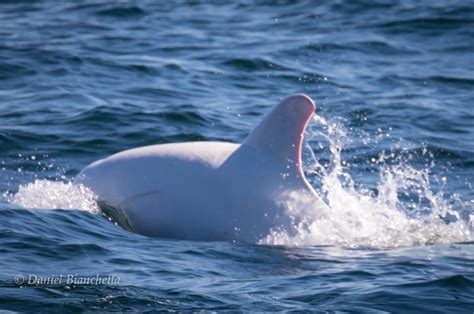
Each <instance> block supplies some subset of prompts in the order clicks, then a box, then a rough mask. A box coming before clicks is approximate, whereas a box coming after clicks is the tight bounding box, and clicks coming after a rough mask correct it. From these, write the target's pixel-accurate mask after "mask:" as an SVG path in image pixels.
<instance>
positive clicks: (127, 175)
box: [75, 94, 317, 242]
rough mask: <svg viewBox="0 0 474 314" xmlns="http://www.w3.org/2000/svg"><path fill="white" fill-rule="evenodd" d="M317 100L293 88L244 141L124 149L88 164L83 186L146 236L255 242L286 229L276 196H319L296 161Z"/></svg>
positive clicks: (80, 178)
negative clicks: (296, 91) (293, 91)
mask: <svg viewBox="0 0 474 314" xmlns="http://www.w3.org/2000/svg"><path fill="white" fill-rule="evenodd" d="M315 110H316V106H315V104H314V102H313V101H312V100H311V98H309V97H308V96H306V95H303V94H296V95H292V96H290V97H288V98H287V99H285V100H284V101H282V102H281V103H280V104H279V105H278V106H276V107H275V108H274V109H273V110H272V111H271V112H270V113H269V114H268V115H267V116H266V117H265V118H264V119H263V121H262V122H261V123H260V124H258V125H257V127H256V128H255V129H254V130H253V131H252V132H251V133H250V134H249V135H248V136H247V138H246V139H245V141H244V142H243V143H242V144H235V143H227V142H188V143H176V144H161V145H152V146H145V147H140V148H135V149H130V150H126V151H123V152H120V153H117V154H114V155H112V156H110V157H107V158H105V159H102V160H99V161H96V162H94V163H92V164H91V165H89V166H87V167H86V168H85V169H83V170H82V172H81V173H80V174H79V175H78V176H77V178H76V180H75V183H77V184H82V185H84V186H86V187H88V188H89V189H90V190H92V192H94V194H95V195H96V196H97V197H98V199H99V200H100V202H102V203H103V204H106V206H107V207H108V208H113V209H114V212H115V215H118V214H119V215H120V216H121V217H120V219H117V221H121V222H122V223H121V224H122V225H126V227H127V228H128V229H131V231H133V232H136V233H140V234H143V235H146V236H153V237H166V238H175V239H186V240H209V241H221V240H222V241H243V242H255V241H258V240H259V239H261V238H262V237H264V236H266V235H267V234H268V233H269V231H270V230H271V229H273V230H275V229H281V228H289V227H290V226H289V224H291V219H290V218H289V217H288V216H287V215H286V214H285V208H284V206H283V204H282V203H281V201H280V199H281V197H282V195H285V194H286V193H288V192H293V191H301V192H304V193H310V194H312V195H314V196H315V197H317V195H316V193H315V191H314V190H313V188H312V187H311V186H310V184H309V183H308V181H307V180H306V178H305V176H304V174H303V170H302V165H301V145H302V141H303V133H304V130H305V128H306V125H307V123H308V121H309V120H310V118H311V116H312V115H313V114H314V112H315Z"/></svg>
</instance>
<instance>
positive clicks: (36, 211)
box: [0, 0, 474, 313]
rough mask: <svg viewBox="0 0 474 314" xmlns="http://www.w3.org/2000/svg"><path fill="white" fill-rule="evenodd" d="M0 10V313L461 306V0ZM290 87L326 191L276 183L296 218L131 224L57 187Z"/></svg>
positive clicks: (464, 182)
mask: <svg viewBox="0 0 474 314" xmlns="http://www.w3.org/2000/svg"><path fill="white" fill-rule="evenodd" d="M0 21H1V25H2V26H1V28H0V39H1V40H0V82H1V84H0V195H1V196H0V309H3V310H11V311H28V312H33V311H34V312H39V311H81V310H106V311H125V310H136V311H150V310H165V309H169V310H177V311H193V310H201V309H202V310H208V311H221V310H237V311H239V310H243V311H253V310H257V311H283V310H318V311H348V312H354V311H355V312H358V311H366V312H370V311H373V312H379V311H381V312H384V311H387V312H422V311H424V312H430V313H436V312H439V313H445V312H465V313H472V312H473V311H474V191H473V186H472V185H473V183H474V107H473V106H474V92H473V90H474V74H473V73H474V5H473V3H472V1H467V0H466V1H410V0H400V1H382V0H377V1H361V0H357V1H348V0H347V1H331V2H327V3H320V2H316V1H290V0H288V1H256V2H254V1H245V0H240V1H234V2H232V3H225V2H219V1H216V2H211V1H139V2H138V1H137V2H132V1H130V2H128V1H117V2H110V1H92V0H89V1H70V2H66V1H64V2H63V1H1V2H0ZM296 92H302V93H306V94H308V95H310V96H311V97H312V98H313V99H314V100H315V102H316V105H317V107H318V109H317V114H316V116H315V117H314V119H313V120H312V121H311V123H310V125H309V127H308V130H307V131H306V134H305V147H304V151H303V157H304V170H305V173H306V175H307V177H308V179H309V180H310V181H311V184H312V185H313V186H314V188H315V189H316V190H317V192H318V193H319V194H320V196H321V198H322V199H323V200H324V206H315V204H313V203H312V202H311V200H307V199H305V198H304V197H303V196H301V195H292V198H291V199H289V200H288V204H287V208H288V212H289V214H291V215H293V216H294V217H297V218H298V221H300V222H301V223H300V225H298V226H296V227H297V231H298V232H296V233H295V234H286V233H284V232H276V231H275V232H271V233H269V234H268V235H267V236H266V237H264V238H262V239H261V240H260V241H259V242H258V243H230V242H198V241H194V242H193V241H179V240H172V239H157V238H147V237H144V236H141V235H137V234H134V233H130V232H128V231H126V230H124V229H122V228H121V227H120V226H117V225H116V224H114V223H113V222H111V221H109V219H107V217H105V216H104V215H102V214H101V213H100V209H99V208H98V206H97V204H96V203H95V199H94V195H92V194H91V193H90V192H89V191H87V190H86V189H83V188H81V187H77V186H74V185H72V183H71V181H72V180H73V179H74V177H75V175H76V174H77V173H78V172H79V171H80V170H81V169H82V168H83V167H85V166H86V165H87V164H88V163H90V162H92V161H94V160H97V159H100V158H103V157H105V156H108V155H110V154H112V153H115V152H118V151H121V150H124V149H128V148H133V147H138V146H144V145H149V144H158V143H170V142H182V141H195V140H221V141H231V142H240V141H242V140H243V139H244V138H245V136H246V134H247V133H248V132H249V131H250V130H251V129H252V127H253V126H254V125H255V124H256V123H258V122H259V121H260V120H261V119H262V117H263V116H264V115H265V114H266V113H268V112H269V110H271V108H272V107H273V106H275V105H276V104H277V103H278V102H279V101H281V100H282V99H283V98H285V97H286V96H288V95H290V94H292V93H296ZM94 278H95V281H94V280H93V279H94ZM99 279H100V280H101V281H100V282H99Z"/></svg>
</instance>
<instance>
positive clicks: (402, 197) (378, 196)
mask: <svg viewBox="0 0 474 314" xmlns="http://www.w3.org/2000/svg"><path fill="white" fill-rule="evenodd" d="M315 122H316V124H317V128H316V129H315V130H313V132H314V133H312V134H308V135H309V138H310V139H311V138H312V137H320V138H321V137H322V138H325V139H326V141H327V142H328V144H329V151H330V155H331V161H330V163H329V165H325V166H323V165H322V164H321V163H320V162H319V161H318V160H317V159H316V158H315V157H314V155H313V156H312V158H310V160H309V165H307V166H306V167H305V169H306V171H307V172H309V173H310V174H311V173H312V174H313V175H316V176H317V180H319V183H320V184H319V185H318V187H316V189H317V192H318V194H319V196H320V199H321V200H319V201H315V200H314V197H312V196H308V195H302V194H299V193H292V194H290V195H288V196H287V197H286V198H285V205H286V208H287V213H288V215H289V216H291V217H292V219H293V221H295V225H294V230H290V231H288V230H273V231H272V232H271V233H270V234H269V235H268V236H267V237H265V238H264V239H262V240H261V241H260V242H261V243H263V244H278V245H289V246H312V245H343V246H349V247H398V246H414V245H429V244H436V243H453V242H464V241H472V240H473V238H474V236H473V221H474V215H473V214H472V213H473V211H472V204H471V205H468V203H464V202H462V201H461V200H460V199H458V198H457V196H456V195H452V196H446V195H444V193H443V190H442V189H441V190H439V191H437V192H434V191H433V189H432V188H431V186H430V169H429V167H428V168H426V169H422V170H417V169H415V168H413V167H411V166H410V165H409V164H408V161H405V162H403V160H400V161H399V163H398V164H395V165H391V166H389V165H387V164H385V163H384V162H383V159H384V157H383V156H382V157H381V158H379V159H378V160H372V162H377V163H379V167H378V169H379V172H380V177H379V181H378V183H377V187H376V192H374V191H372V190H369V189H367V188H366V189H364V188H360V187H359V188H356V187H355V186H356V184H355V183H354V180H353V179H352V177H351V175H350V174H349V172H348V169H347V168H348V166H347V165H348V163H346V162H344V161H343V160H342V158H341V151H342V148H343V145H344V142H345V141H344V139H345V138H347V136H346V135H347V133H346V132H345V130H344V128H343V127H342V126H341V125H340V124H337V123H335V124H332V123H327V121H326V120H325V119H323V118H322V117H320V116H315ZM308 135H307V137H308ZM311 153H312V151H310V155H311ZM442 180H446V178H442ZM469 206H470V208H469ZM463 213H464V215H462V214H463ZM466 213H467V215H466ZM469 213H470V214H469ZM466 217H467V218H466Z"/></svg>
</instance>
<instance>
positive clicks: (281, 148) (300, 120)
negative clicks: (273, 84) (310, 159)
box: [243, 94, 316, 178]
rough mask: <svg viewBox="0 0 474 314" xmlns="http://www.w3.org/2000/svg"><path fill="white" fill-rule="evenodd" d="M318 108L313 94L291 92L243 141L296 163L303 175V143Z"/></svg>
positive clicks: (282, 161) (279, 158)
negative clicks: (292, 93)
mask: <svg viewBox="0 0 474 314" xmlns="http://www.w3.org/2000/svg"><path fill="white" fill-rule="evenodd" d="M315 111H316V105H315V104H314V102H313V100H312V99H311V98H310V97H308V96H306V95H304V94H295V95H291V96H289V97H288V98H286V99H285V100H283V101H282V102H281V103H280V104H279V105H278V106H276V107H275V108H274V109H273V110H272V111H271V112H270V113H269V114H268V115H267V116H266V117H265V118H264V119H263V121H262V122H260V124H258V125H257V126H256V127H255V129H253V130H252V132H251V133H250V134H249V135H248V136H247V138H246V139H245V141H244V142H243V145H247V146H251V147H253V148H255V149H258V150H259V151H263V152H265V153H266V154H269V155H270V156H271V157H272V158H273V159H274V160H276V161H278V162H281V163H285V164H287V165H290V168H291V165H292V164H293V165H295V166H296V169H295V170H297V172H298V174H299V175H301V176H302V177H303V178H304V175H303V170H302V165H301V145H302V142H303V134H304V130H305V129H306V125H307V124H308V122H309V120H310V119H311V117H312V116H313V114H314V112H315ZM293 169H294V168H293Z"/></svg>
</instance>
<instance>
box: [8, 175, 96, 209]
mask: <svg viewBox="0 0 474 314" xmlns="http://www.w3.org/2000/svg"><path fill="white" fill-rule="evenodd" d="M4 197H5V198H6V200H7V201H8V202H9V203H11V204H13V205H16V206H20V207H24V208H40V209H74V210H83V211H88V212H91V213H98V212H99V208H98V206H97V203H96V200H95V196H94V193H92V191H91V190H89V189H88V188H86V187H84V186H82V185H75V184H73V183H72V182H60V181H50V180H35V181H34V182H32V183H28V184H25V185H20V187H19V188H18V192H16V193H5V194H4Z"/></svg>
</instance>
